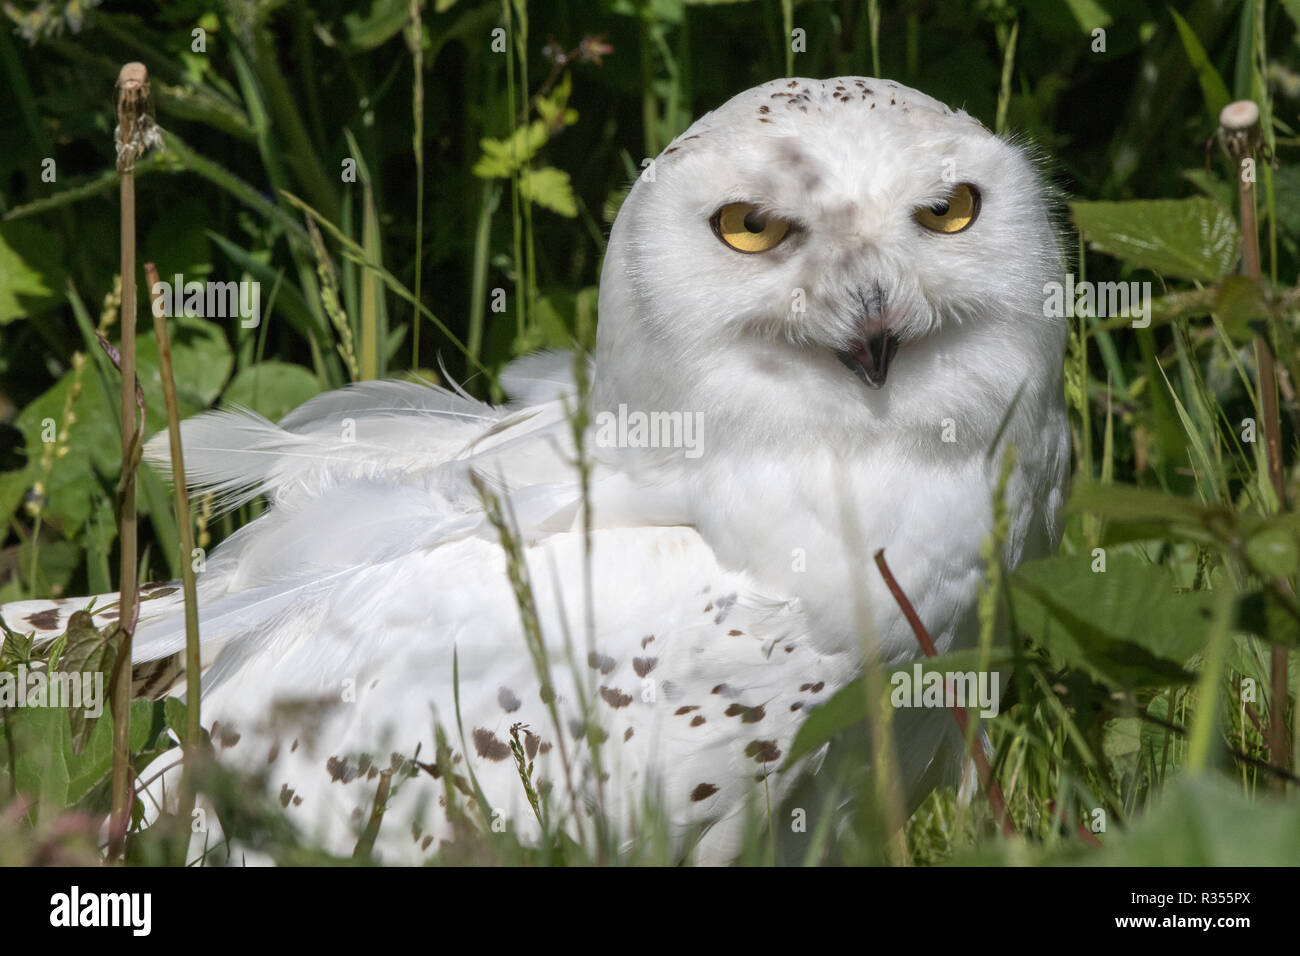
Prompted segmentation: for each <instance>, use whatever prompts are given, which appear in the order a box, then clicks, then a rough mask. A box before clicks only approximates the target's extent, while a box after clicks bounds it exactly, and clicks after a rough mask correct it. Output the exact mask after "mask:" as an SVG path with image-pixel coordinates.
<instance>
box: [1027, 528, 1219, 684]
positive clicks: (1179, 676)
mask: <svg viewBox="0 0 1300 956" xmlns="http://www.w3.org/2000/svg"><path fill="white" fill-rule="evenodd" d="M1092 567H1093V559H1092V556H1091V555H1090V554H1082V555H1059V556H1056V557H1051V558H1043V559H1041V560H1037V561H1030V562H1028V563H1026V564H1023V565H1021V566H1020V568H1019V569H1018V570H1017V571H1016V572H1015V574H1014V575H1013V576H1012V579H1011V600H1012V607H1013V609H1014V612H1015V618H1016V625H1017V627H1018V628H1019V629H1020V630H1021V631H1022V632H1024V633H1026V634H1028V635H1029V636H1030V637H1031V638H1032V639H1033V641H1034V642H1035V643H1037V644H1038V645H1040V646H1042V647H1045V648H1047V649H1048V650H1049V651H1051V652H1052V653H1053V654H1055V655H1056V656H1057V657H1059V658H1060V659H1062V660H1063V661H1064V662H1065V663H1066V664H1068V665H1070V666H1072V667H1078V668H1080V669H1081V670H1083V671H1085V672H1086V673H1088V674H1090V675H1092V676H1093V677H1094V678H1096V679H1097V680H1100V681H1103V682H1105V683H1108V684H1110V685H1112V686H1118V687H1123V688H1137V687H1163V686H1169V685H1173V684H1182V683H1186V682H1189V681H1190V680H1191V679H1192V675H1191V674H1189V673H1188V672H1187V671H1186V670H1185V669H1184V666H1183V665H1185V664H1186V663H1187V661H1188V660H1189V659H1190V658H1191V657H1193V656H1194V655H1196V654H1197V653H1198V652H1199V651H1200V650H1201V644H1202V641H1203V639H1204V637H1205V634H1206V622H1207V621H1208V619H1209V615H1210V604H1211V601H1212V595H1211V594H1210V593H1209V592H1206V591H1193V592H1187V593H1178V592H1177V591H1176V590H1175V587H1174V577H1173V574H1172V573H1171V572H1170V571H1169V570H1168V569H1166V568H1163V567H1159V566H1156V565H1151V564H1147V563H1145V562H1144V561H1142V560H1141V559H1139V558H1135V557H1132V556H1129V555H1123V554H1112V555H1110V556H1109V557H1108V559H1107V565H1106V570H1105V571H1099V572H1094V571H1093V570H1092Z"/></svg>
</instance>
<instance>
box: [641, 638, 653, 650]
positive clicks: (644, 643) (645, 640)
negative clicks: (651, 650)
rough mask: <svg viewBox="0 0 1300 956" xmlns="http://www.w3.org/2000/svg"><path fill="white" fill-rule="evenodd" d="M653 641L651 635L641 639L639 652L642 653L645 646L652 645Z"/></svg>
mask: <svg viewBox="0 0 1300 956" xmlns="http://www.w3.org/2000/svg"><path fill="white" fill-rule="evenodd" d="M654 639H655V636H654V635H653V634H647V635H646V636H645V637H643V638H641V650H643V651H644V650H645V649H646V646H647V645H649V644H652V643H654Z"/></svg>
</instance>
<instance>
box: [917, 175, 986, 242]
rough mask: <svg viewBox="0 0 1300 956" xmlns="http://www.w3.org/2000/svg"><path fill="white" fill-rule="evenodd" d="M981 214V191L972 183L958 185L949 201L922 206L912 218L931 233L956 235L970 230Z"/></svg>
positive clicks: (949, 196) (950, 194)
mask: <svg viewBox="0 0 1300 956" xmlns="http://www.w3.org/2000/svg"><path fill="white" fill-rule="evenodd" d="M979 214H980V191H979V190H978V189H976V188H975V187H974V186H972V185H971V184H970V183H958V184H957V185H956V186H954V187H953V190H952V192H950V193H949V194H948V198H947V200H945V201H944V202H941V203H937V204H936V205H933V206H922V207H921V208H920V209H918V210H917V211H916V212H914V213H912V218H913V219H915V220H916V221H917V222H919V223H920V224H921V225H923V226H925V228H926V229H929V230H930V231H931V232H946V233H954V232H961V231H962V230H963V229H969V228H970V225H971V223H973V222H974V221H975V220H976V218H977V217H978V216H979Z"/></svg>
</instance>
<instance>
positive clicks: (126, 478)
mask: <svg viewBox="0 0 1300 956" xmlns="http://www.w3.org/2000/svg"><path fill="white" fill-rule="evenodd" d="M151 125H152V118H151V116H150V112H149V71H148V70H147V69H146V68H145V65H144V64H143V63H128V64H126V65H125V66H123V67H122V71H121V72H120V73H119V74H118V77H117V131H116V132H117V142H116V146H117V172H118V175H119V176H120V177H121V195H122V209H121V224H122V227H121V246H122V345H121V349H120V354H121V370H122V478H121V481H120V482H119V485H118V501H119V510H118V539H119V541H120V543H121V563H120V566H119V575H118V587H119V588H120V589H121V594H120V598H119V612H120V613H119V618H118V630H119V633H120V635H121V640H120V643H119V645H118V648H117V660H116V662H115V664H114V665H113V674H112V690H111V699H112V711H113V783H112V795H113V797H112V812H111V816H110V819H109V833H108V858H109V860H110V861H113V860H119V859H121V857H122V851H123V848H124V846H125V844H126V830H127V826H128V825H129V824H130V822H131V804H132V786H131V779H130V770H131V745H130V734H131V729H130V715H131V635H132V633H133V632H134V630H135V620H136V615H137V613H138V610H139V595H138V593H137V588H138V586H139V581H138V580H137V577H138V567H137V555H136V548H137V543H138V542H137V527H136V513H135V459H136V448H137V446H138V444H139V435H138V434H137V431H136V417H135V413H136V394H135V323H136V283H135V161H136V159H137V157H139V156H141V155H143V153H144V152H145V150H146V149H147V148H148V142H147V139H148V137H147V132H146V131H147V130H148V129H149V128H151Z"/></svg>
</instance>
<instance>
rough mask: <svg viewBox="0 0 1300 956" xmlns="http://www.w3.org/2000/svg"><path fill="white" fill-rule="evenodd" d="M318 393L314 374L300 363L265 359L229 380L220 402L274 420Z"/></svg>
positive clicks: (318, 385)
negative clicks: (294, 363) (250, 410)
mask: <svg viewBox="0 0 1300 956" xmlns="http://www.w3.org/2000/svg"><path fill="white" fill-rule="evenodd" d="M319 392H320V383H319V382H318V381H317V380H316V376H314V375H312V374H311V372H309V371H307V369H305V368H303V367H302V366H301V365H291V364H289V363H288V362H277V361H275V360H269V361H266V362H259V363H258V364H257V365H252V366H249V367H248V368H246V369H244V370H243V371H242V372H240V373H239V374H238V375H236V376H235V377H234V378H233V379H231V380H230V384H229V385H228V386H227V387H226V391H225V394H224V395H222V401H223V402H224V403H225V404H228V405H238V406H240V407H241V408H248V409H252V410H253V411H255V412H257V413H258V414H259V415H261V416H263V417H264V418H268V419H270V420H271V421H273V422H274V421H279V420H280V419H281V418H283V417H284V416H285V415H287V414H288V413H289V412H291V411H293V410H294V409H295V408H297V407H298V406H299V405H301V404H302V403H303V402H305V401H307V399H309V398H311V397H312V396H313V395H317V394H319Z"/></svg>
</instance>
